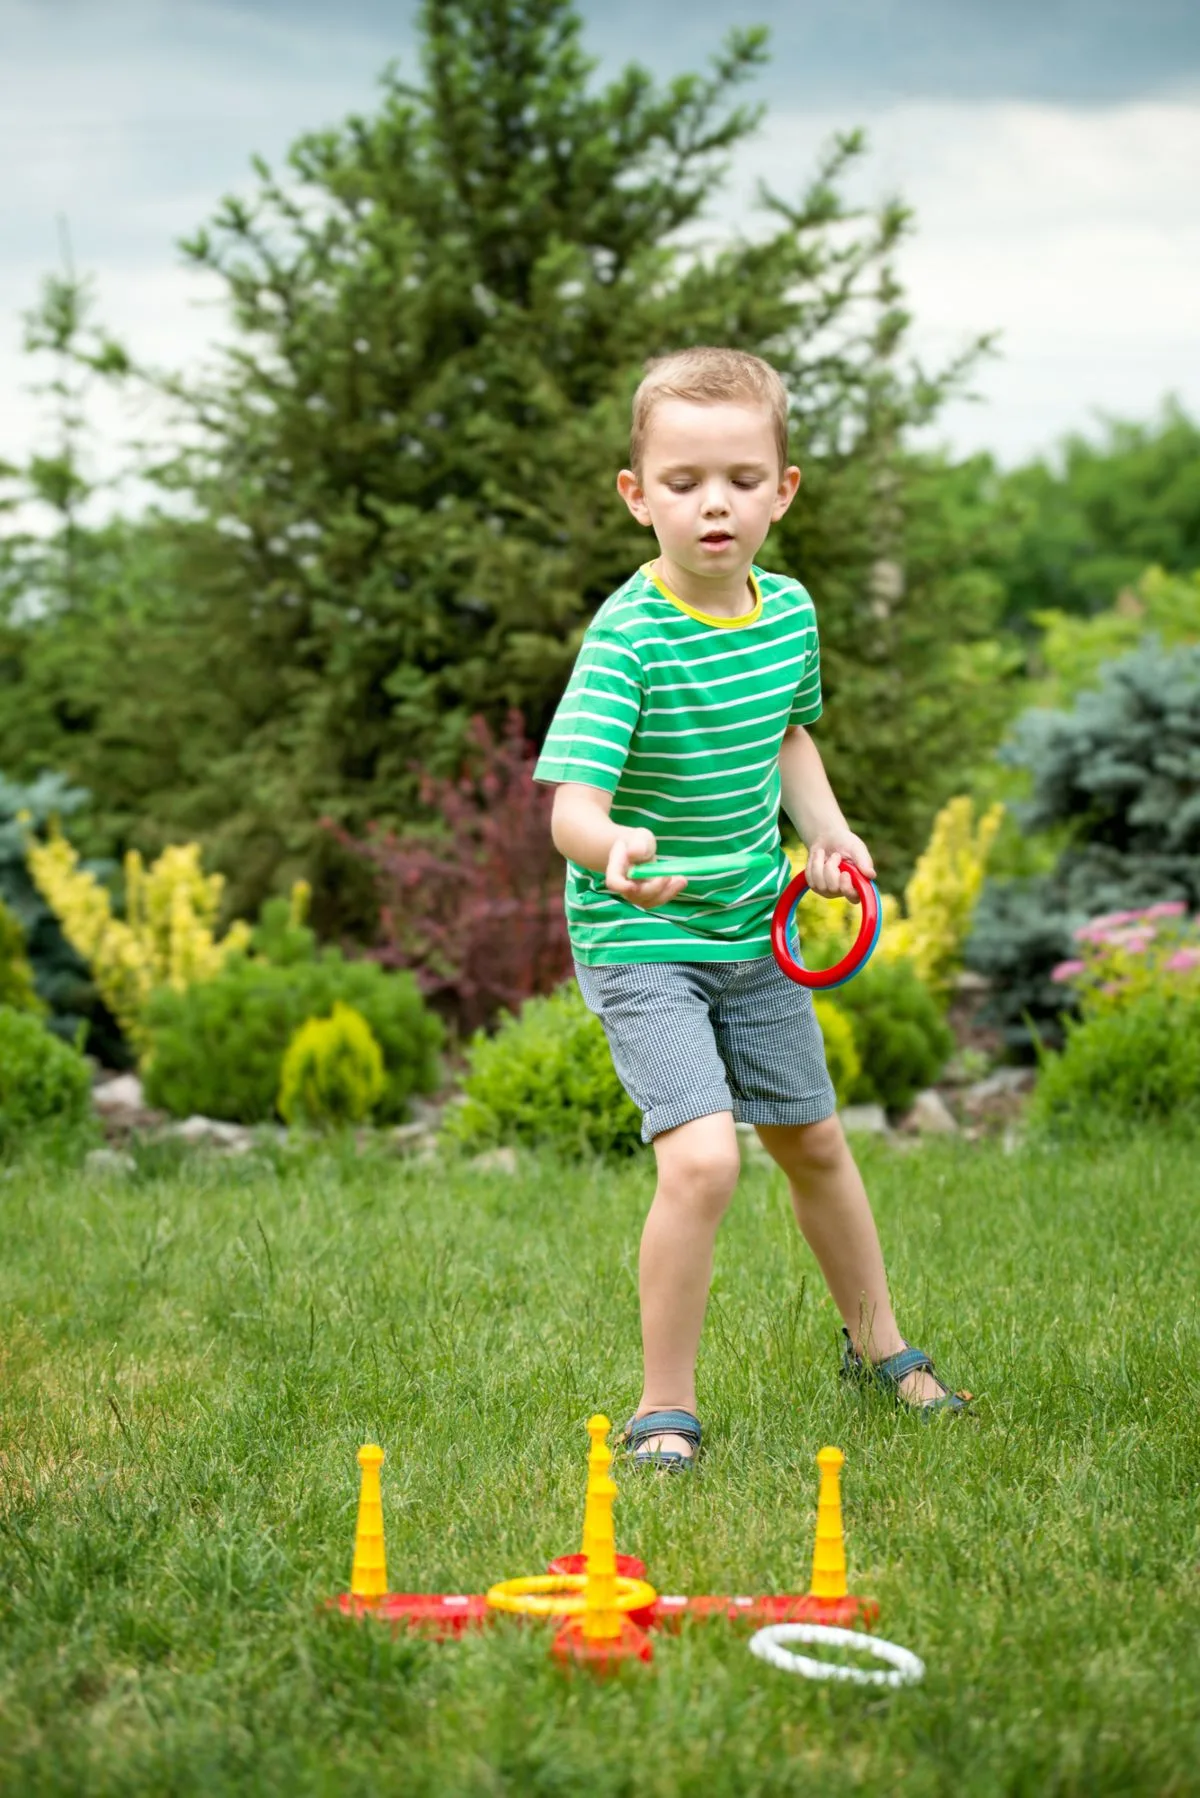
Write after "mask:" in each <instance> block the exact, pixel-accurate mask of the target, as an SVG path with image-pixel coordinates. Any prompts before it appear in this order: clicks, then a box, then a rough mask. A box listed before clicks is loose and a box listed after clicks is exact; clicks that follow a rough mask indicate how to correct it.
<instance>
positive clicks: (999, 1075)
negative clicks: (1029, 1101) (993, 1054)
mask: <svg viewBox="0 0 1200 1798" xmlns="http://www.w3.org/2000/svg"><path fill="white" fill-rule="evenodd" d="M1034 1079H1035V1075H1034V1072H1033V1069H1032V1068H997V1069H996V1071H995V1072H994V1073H992V1074H989V1075H988V1077H987V1079H986V1080H977V1081H976V1082H975V1084H974V1085H973V1086H968V1087H967V1088H966V1090H965V1091H964V1092H963V1094H962V1108H963V1111H964V1113H965V1114H966V1116H967V1117H969V1118H973V1119H977V1120H978V1119H995V1120H1000V1121H1006V1120H1007V1119H1009V1118H1014V1117H1016V1116H1017V1115H1018V1114H1019V1113H1020V1111H1021V1110H1022V1108H1023V1105H1024V1101H1025V1096H1026V1094H1027V1093H1029V1092H1031V1091H1032V1090H1033V1084H1034Z"/></svg>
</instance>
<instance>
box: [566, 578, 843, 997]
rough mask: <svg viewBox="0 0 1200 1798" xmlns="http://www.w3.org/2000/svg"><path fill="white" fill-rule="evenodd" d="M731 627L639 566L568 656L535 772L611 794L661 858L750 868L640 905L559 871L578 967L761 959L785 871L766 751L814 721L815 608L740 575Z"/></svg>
mask: <svg viewBox="0 0 1200 1798" xmlns="http://www.w3.org/2000/svg"><path fill="white" fill-rule="evenodd" d="M750 579H751V582H752V585H753V587H754V591H755V596H756V603H755V605H754V608H753V610H752V611H750V612H748V613H747V614H746V615H745V616H744V617H742V618H713V617H710V616H709V615H708V614H706V613H703V612H697V611H695V610H694V609H693V608H692V607H691V606H688V605H685V604H684V602H683V601H682V600H681V599H677V598H676V597H675V595H674V594H672V593H671V592H669V591H668V589H667V588H666V587H664V586H662V585H661V584H660V583H659V582H658V581H657V580H656V579H655V578H654V577H653V576H652V575H651V574H650V572H649V568H648V567H646V568H641V569H639V571H638V572H637V574H635V575H634V576H633V577H632V579H631V580H629V581H627V582H626V583H625V585H624V586H623V587H621V588H619V589H618V591H617V592H616V593H614V594H612V596H611V597H610V598H609V599H606V600H605V602H604V604H603V605H602V606H601V608H600V610H599V611H598V612H597V613H596V616H595V618H594V619H593V620H592V623H591V625H590V626H589V628H588V631H587V634H586V636H585V637H584V640H583V643H582V645H581V647H580V651H579V657H578V660H577V661H576V663H575V668H574V671H573V673H572V675H571V679H570V681H569V682H568V685H567V690H566V692H565V693H564V694H563V697H562V701H561V703H560V705H559V707H558V710H557V712H556V713H555V715H554V722H553V723H552V724H551V726H550V731H549V734H548V735H547V737H546V741H545V744H544V745H543V748H542V753H541V755H540V757H539V758H538V763H537V767H536V768H535V770H534V778H535V779H537V780H543V781H552V782H562V781H571V782H578V783H579V784H580V785H583V786H588V787H599V788H601V789H602V790H603V791H604V792H606V793H611V794H612V795H613V801H612V810H611V814H610V815H611V817H612V819H613V822H614V823H616V824H626V825H633V826H639V827H641V828H643V829H646V830H651V831H653V833H654V836H655V839H656V841H657V843H658V852H659V854H660V855H663V856H668V855H669V856H681V855H686V856H704V855H712V856H717V855H721V856H726V855H731V854H739V855H741V854H745V855H753V856H755V857H756V858H764V857H765V858H766V862H765V866H764V862H763V860H761V859H759V860H758V862H757V865H756V867H755V868H754V869H753V870H752V871H751V872H750V873H748V874H747V873H743V872H738V873H732V874H730V873H726V874H724V875H717V876H709V877H706V878H705V879H704V880H700V881H698V880H694V879H690V880H689V881H688V884H687V886H686V887H685V888H684V890H683V892H682V893H681V894H680V895H679V897H678V898H677V899H673V900H672V901H671V902H670V904H669V905H662V906H659V907H657V908H656V909H655V910H654V911H642V910H641V909H639V907H637V906H635V905H630V904H629V903H628V901H627V900H624V899H621V898H618V897H617V895H616V894H615V893H610V892H608V891H607V889H606V887H605V885H604V875H603V874H594V873H593V872H592V871H591V870H590V869H588V868H582V867H580V866H579V865H578V864H577V863H576V862H568V863H567V926H568V929H569V930H570V934H571V946H572V948H573V950H574V952H575V955H576V957H577V958H578V960H579V961H581V962H583V963H584V964H585V965H587V966H589V967H594V966H596V965H598V964H601V963H606V962H637V961H748V960H749V959H750V958H751V957H753V956H758V955H769V954H770V952H771V912H772V910H773V909H774V905H775V901H776V899H777V898H778V896H779V894H780V893H781V892H782V891H783V888H784V886H785V885H786V883H787V880H788V878H789V876H790V868H789V865H788V859H787V856H786V855H785V854H784V851H783V848H782V846H781V844H780V840H779V750H780V746H781V745H782V743H783V738H784V733H785V731H786V730H787V728H788V726H789V725H792V724H811V723H813V721H814V720H815V719H817V718H819V717H820V715H821V668H820V655H819V650H818V647H817V621H816V615H815V613H814V611H813V603H812V600H811V599H810V598H809V596H808V594H807V593H806V592H805V591H804V588H803V587H802V586H801V585H800V584H799V582H798V581H794V580H791V579H789V578H788V577H787V576H786V575H781V574H767V573H765V572H764V571H763V570H762V569H760V568H754V569H752V570H751V575H750Z"/></svg>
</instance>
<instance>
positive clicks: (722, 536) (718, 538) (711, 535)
mask: <svg viewBox="0 0 1200 1798" xmlns="http://www.w3.org/2000/svg"><path fill="white" fill-rule="evenodd" d="M700 541H701V543H703V544H704V545H705V546H706V547H707V548H708V549H724V548H725V546H726V545H727V544H729V543H732V542H733V533H732V531H705V533H704V535H703V537H701V539H700Z"/></svg>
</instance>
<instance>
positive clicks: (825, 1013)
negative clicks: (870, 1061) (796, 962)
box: [813, 995, 862, 1105]
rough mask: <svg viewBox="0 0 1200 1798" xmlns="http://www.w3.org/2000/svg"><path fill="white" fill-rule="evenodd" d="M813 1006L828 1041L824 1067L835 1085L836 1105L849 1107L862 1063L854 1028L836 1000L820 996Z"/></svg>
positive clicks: (822, 1033)
mask: <svg viewBox="0 0 1200 1798" xmlns="http://www.w3.org/2000/svg"><path fill="white" fill-rule="evenodd" d="M813 1004H814V1007H815V1009H816V1013H817V1023H818V1024H819V1025H820V1026H821V1035H822V1036H823V1037H824V1039H825V1065H826V1066H827V1067H828V1069H829V1078H830V1079H831V1080H832V1081H833V1090H834V1092H835V1093H836V1095H837V1102H838V1104H839V1105H848V1104H849V1103H850V1094H851V1093H852V1092H853V1091H854V1087H855V1083H856V1081H857V1080H858V1079H859V1077H860V1076H861V1074H862V1061H861V1059H860V1057H859V1053H858V1044H857V1043H856V1042H855V1040H854V1025H853V1024H852V1023H851V1022H850V1019H849V1018H848V1017H847V1015H846V1013H845V1012H844V1011H843V1010H842V1009H841V1007H840V1006H839V1005H838V1004H837V1003H836V1002H835V1001H834V1000H833V999H824V998H822V997H820V995H817V996H816V997H815V998H814V1000H813Z"/></svg>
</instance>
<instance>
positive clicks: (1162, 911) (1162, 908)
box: [1142, 899, 1187, 918]
mask: <svg viewBox="0 0 1200 1798" xmlns="http://www.w3.org/2000/svg"><path fill="white" fill-rule="evenodd" d="M1186 912H1187V906H1186V905H1185V904H1184V903H1183V900H1182V899H1164V900H1163V902H1162V904H1161V905H1149V906H1147V907H1146V910H1145V911H1144V912H1143V913H1142V916H1143V918H1182V917H1183V916H1184V915H1185V913H1186Z"/></svg>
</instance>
